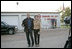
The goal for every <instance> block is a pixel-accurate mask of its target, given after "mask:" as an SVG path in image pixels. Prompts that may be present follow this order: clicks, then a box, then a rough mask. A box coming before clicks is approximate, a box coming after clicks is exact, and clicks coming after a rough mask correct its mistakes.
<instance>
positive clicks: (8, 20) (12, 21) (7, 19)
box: [1, 15, 19, 28]
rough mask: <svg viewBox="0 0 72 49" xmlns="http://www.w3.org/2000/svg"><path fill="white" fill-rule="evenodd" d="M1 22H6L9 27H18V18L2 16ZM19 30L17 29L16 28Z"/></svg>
mask: <svg viewBox="0 0 72 49" xmlns="http://www.w3.org/2000/svg"><path fill="white" fill-rule="evenodd" d="M1 21H4V22H6V23H7V24H9V25H16V26H17V27H18V26H19V25H18V16H17V15H16V16H15V15H7V16H6V15H2V16H1ZM18 28H19V27H18Z"/></svg>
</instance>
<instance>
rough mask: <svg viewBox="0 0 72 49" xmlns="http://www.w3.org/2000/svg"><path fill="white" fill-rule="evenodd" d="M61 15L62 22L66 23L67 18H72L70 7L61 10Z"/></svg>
mask: <svg viewBox="0 0 72 49" xmlns="http://www.w3.org/2000/svg"><path fill="white" fill-rule="evenodd" d="M59 12H60V13H62V15H61V22H64V18H65V17H67V16H71V9H70V8H69V7H66V8H65V10H59Z"/></svg>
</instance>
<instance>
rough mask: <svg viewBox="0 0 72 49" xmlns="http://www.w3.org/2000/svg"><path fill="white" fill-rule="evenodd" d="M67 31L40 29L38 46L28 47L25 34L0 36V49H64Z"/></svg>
mask: <svg viewBox="0 0 72 49" xmlns="http://www.w3.org/2000/svg"><path fill="white" fill-rule="evenodd" d="M68 33H69V29H62V28H56V29H41V31H40V46H39V47H35V45H34V46H33V47H28V45H27V40H26V35H25V32H17V33H16V34H14V35H8V34H7V35H1V48H64V45H65V43H66V40H67V39H68Z"/></svg>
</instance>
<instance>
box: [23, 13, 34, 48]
mask: <svg viewBox="0 0 72 49" xmlns="http://www.w3.org/2000/svg"><path fill="white" fill-rule="evenodd" d="M22 26H23V27H24V31H25V32H26V37H27V42H28V47H30V46H33V45H34V40H33V35H32V30H33V26H34V24H33V19H32V18H31V17H30V14H29V13H27V18H26V19H24V20H23V22H22ZM30 38H31V41H32V43H31V41H30Z"/></svg>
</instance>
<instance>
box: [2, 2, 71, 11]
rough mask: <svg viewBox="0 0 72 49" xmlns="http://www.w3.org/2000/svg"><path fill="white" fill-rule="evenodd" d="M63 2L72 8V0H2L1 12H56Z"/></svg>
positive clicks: (65, 5)
mask: <svg viewBox="0 0 72 49" xmlns="http://www.w3.org/2000/svg"><path fill="white" fill-rule="evenodd" d="M17 2H18V3H19V4H18V5H17ZM63 3H64V7H70V9H71V1H1V12H5V11H6V12H55V11H57V10H58V9H60V8H61V9H62V7H63Z"/></svg>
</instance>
